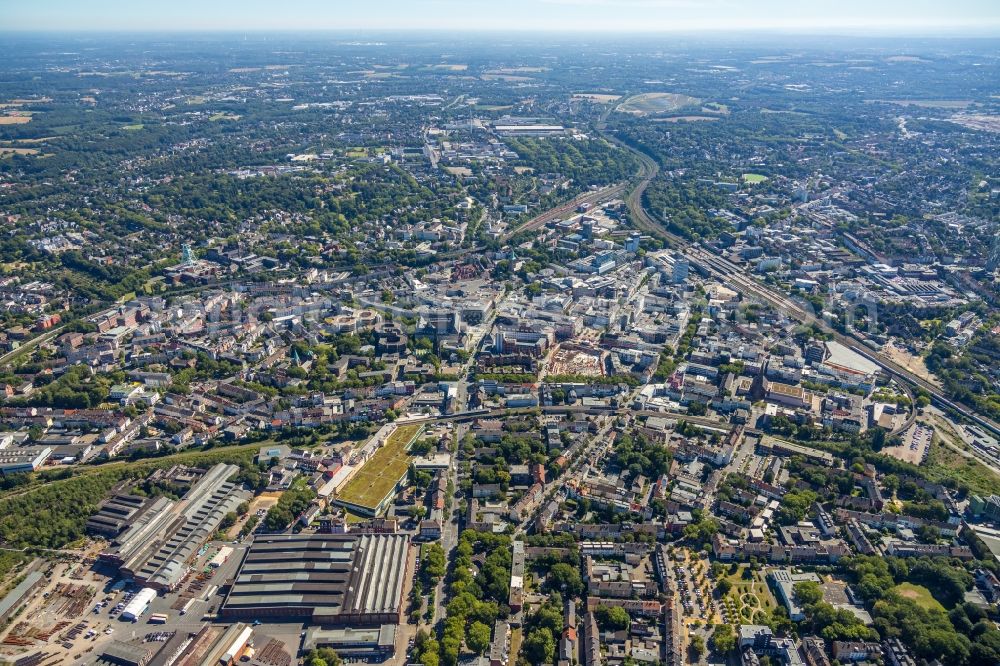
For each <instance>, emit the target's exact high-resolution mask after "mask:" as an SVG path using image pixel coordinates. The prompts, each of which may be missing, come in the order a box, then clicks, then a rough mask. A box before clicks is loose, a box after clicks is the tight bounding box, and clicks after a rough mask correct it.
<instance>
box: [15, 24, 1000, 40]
mask: <svg viewBox="0 0 1000 666" xmlns="http://www.w3.org/2000/svg"><path fill="white" fill-rule="evenodd" d="M345 33H353V34H379V33H392V34H436V35H455V34H506V35H517V34H530V35H537V34H555V35H587V36H590V37H615V36H623V35H648V36H655V35H746V34H756V35H759V34H778V35H784V36H797V35H803V36H805V35H808V36H810V37H812V36H816V35H817V34H821V35H824V36H827V37H830V38H836V37H875V36H887V35H888V36H899V37H937V38H940V37H948V38H959V37H970V36H971V37H974V38H976V39H994V38H1000V24H996V25H988V26H983V25H972V24H970V25H967V26H944V27H934V26H932V25H927V26H891V25H875V26H871V27H859V26H851V25H842V26H835V25H834V26H816V25H801V26H781V25H774V26H746V27H739V28H737V27H718V28H712V27H701V28H684V27H678V28H669V27H656V28H648V29H646V28H621V29H614V30H601V29H596V28H595V29H577V28H554V27H544V28H541V27H539V28H531V27H518V28H499V27H498V28H493V27H476V28H461V27H449V28H414V27H370V26H369V27H337V28H332V27H328V28H308V27H286V28H281V27H278V28H265V27H247V28H240V27H226V28H219V27H203V28H202V27H167V28H152V27H141V28H138V27H137V28H126V27H110V28H27V27H26V28H18V27H13V28H11V27H6V28H0V35H108V34H114V35H129V34H132V35H164V34H173V35H183V34H198V35H205V34H217V35H229V34H254V35H281V34H345Z"/></svg>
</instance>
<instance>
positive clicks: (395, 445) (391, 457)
mask: <svg viewBox="0 0 1000 666" xmlns="http://www.w3.org/2000/svg"><path fill="white" fill-rule="evenodd" d="M420 429H421V426H420V425H403V426H399V427H398V428H396V429H395V430H394V431H393V432H392V434H391V435H389V438H388V439H387V440H386V443H385V444H384V445H383V446H382V448H380V449H379V450H378V451H376V452H375V454H374V455H373V456H372V457H371V458H369V459H368V462H366V463H365V464H364V466H363V467H362V468H361V469H360V470H358V472H357V473H356V474H355V475H354V478H353V479H351V480H350V481H348V482H347V485H346V486H345V487H344V490H343V492H340V493H338V496H337V499H339V500H341V501H344V502H350V503H351V504H357V505H359V506H363V507H368V508H370V509H374V508H375V507H377V506H378V505H379V504H380V503H381V502H382V500H383V499H385V496H386V495H388V494H389V493H390V492H391V491H392V489H393V488H395V487H396V484H397V483H398V482H399V480H400V478H402V476H403V475H404V474H405V473H406V470H407V469H408V468H409V467H410V461H411V460H413V456H411V455H410V454H409V453H407V452H406V446H407V445H408V444H409V443H410V442H411V441H412V440H413V438H414V437H416V436H417V433H418V432H420Z"/></svg>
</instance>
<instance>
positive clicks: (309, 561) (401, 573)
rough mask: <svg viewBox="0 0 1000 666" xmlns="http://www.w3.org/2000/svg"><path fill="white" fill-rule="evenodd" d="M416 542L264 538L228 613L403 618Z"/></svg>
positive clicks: (338, 619) (348, 621)
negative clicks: (405, 586)
mask: <svg viewBox="0 0 1000 666" xmlns="http://www.w3.org/2000/svg"><path fill="white" fill-rule="evenodd" d="M408 548H409V536H407V535H405V534H324V535H320V534H315V535H273V536H260V537H258V538H257V539H256V540H255V541H254V543H253V545H252V546H251V547H250V549H249V550H248V551H247V554H246V556H245V557H244V559H243V562H242V564H241V566H240V570H239V573H238V574H237V575H236V578H235V580H234V581H233V584H232V587H231V589H230V591H229V594H228V596H227V597H226V600H225V602H224V604H223V607H222V616H223V617H225V618H233V619H256V618H276V617H280V618H287V619H292V618H295V619H300V620H307V621H311V622H313V623H315V624H335V625H357V626H373V625H383V624H398V623H399V622H400V613H401V608H402V602H403V582H404V580H405V578H406V575H407V572H406V563H407V552H408Z"/></svg>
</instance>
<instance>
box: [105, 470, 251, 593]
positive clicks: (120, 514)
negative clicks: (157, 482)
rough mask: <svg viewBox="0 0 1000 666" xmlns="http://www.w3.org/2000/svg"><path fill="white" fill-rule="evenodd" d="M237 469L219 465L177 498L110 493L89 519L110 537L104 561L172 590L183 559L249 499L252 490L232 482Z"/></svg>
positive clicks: (179, 577) (181, 572)
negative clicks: (177, 499) (179, 498)
mask: <svg viewBox="0 0 1000 666" xmlns="http://www.w3.org/2000/svg"><path fill="white" fill-rule="evenodd" d="M185 471H186V470H185ZM237 472H239V467H237V466H236V465H225V464H219V465H215V466H214V467H212V468H211V469H209V470H208V471H207V472H205V473H204V475H202V476H201V477H200V478H199V479H198V480H197V481H195V482H193V483H192V484H191V487H190V489H189V490H188V491H187V492H186V493H185V495H184V498H183V499H182V500H180V501H178V502H174V501H172V500H169V499H166V498H165V497H158V498H156V499H146V500H143V501H141V502H138V501H136V500H138V499H139V498H135V497H132V496H127V495H119V496H116V497H114V498H112V499H111V500H109V501H108V502H107V503H105V505H104V506H103V507H102V508H101V510H100V511H99V512H98V513H97V514H96V515H95V516H93V517H92V518H91V519H90V521H89V522H88V524H87V527H88V530H90V531H91V533H95V534H100V535H102V536H105V537H111V539H112V541H111V547H110V548H108V549H107V550H106V551H105V552H103V553H101V560H103V561H105V562H108V563H110V564H112V565H113V566H115V567H117V568H118V569H119V572H120V573H121V575H122V576H123V577H125V578H128V579H132V580H134V581H135V582H136V583H139V584H140V585H143V586H146V587H150V588H153V589H155V590H159V591H167V590H173V589H174V588H175V587H176V586H177V585H178V584H179V583H180V582H181V580H182V579H183V577H184V574H185V573H186V568H185V564H186V563H187V562H188V560H190V559H191V557H192V556H193V555H194V554H195V553H196V552H197V551H198V549H199V548H200V547H201V545H202V544H204V543H205V542H206V541H207V540H208V539H209V538H210V537H211V535H212V534H213V533H214V532H215V530H216V529H217V528H218V526H219V524H220V523H221V522H222V518H223V517H224V516H225V515H226V514H227V513H230V512H233V511H235V510H236V508H237V507H238V506H239V504H240V503H241V502H244V501H246V500H248V499H250V497H251V495H250V493H248V492H246V491H244V490H242V489H240V488H237V487H236V485H235V484H233V483H231V482H229V481H228V479H229V478H231V477H233V476H234V475H235V474H236V473H237ZM118 530H121V532H120V533H118V534H117V535H115V536H112V535H113V534H114V533H115V532H116V531H118Z"/></svg>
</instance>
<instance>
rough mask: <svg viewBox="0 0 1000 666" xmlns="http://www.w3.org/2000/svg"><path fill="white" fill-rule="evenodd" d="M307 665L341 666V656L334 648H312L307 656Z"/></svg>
mask: <svg viewBox="0 0 1000 666" xmlns="http://www.w3.org/2000/svg"><path fill="white" fill-rule="evenodd" d="M305 663H306V666H340V664H341V663H343V662H341V660H340V656H339V655H338V654H337V653H336V652H334V650H333V649H332V648H316V649H315V650H310V651H309V654H307V655H306V658H305Z"/></svg>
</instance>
